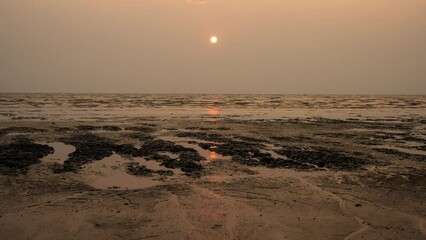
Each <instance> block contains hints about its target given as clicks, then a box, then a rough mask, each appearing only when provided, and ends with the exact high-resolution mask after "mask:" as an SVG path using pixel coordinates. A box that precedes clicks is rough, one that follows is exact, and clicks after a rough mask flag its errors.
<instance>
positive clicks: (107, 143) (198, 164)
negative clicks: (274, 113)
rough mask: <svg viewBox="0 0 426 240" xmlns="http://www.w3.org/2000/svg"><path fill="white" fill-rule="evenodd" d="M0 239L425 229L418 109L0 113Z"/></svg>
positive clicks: (350, 234)
mask: <svg viewBox="0 0 426 240" xmlns="http://www.w3.org/2000/svg"><path fill="white" fill-rule="evenodd" d="M0 126H1V128H0V137H1V138H0V149H1V152H0V185H1V191H0V197H1V199H2V201H1V202H0V236H1V239H101V238H103V239H426V223H425V218H426V202H425V200H424V199H426V157H425V153H426V152H425V146H426V135H425V133H426V127H425V124H424V121H418V120H413V121H404V122H380V121H358V120H356V121H350V120H347V121H342V120H330V119H315V120H311V121H302V120H268V121H257V120H231V119H213V120H200V119H156V118H149V119H138V120H134V121H126V122H125V123H124V122H112V121H109V122H108V121H98V122H96V123H94V122H93V121H92V122H83V121H78V122H77V121H63V122H51V121H28V122H27V121H3V122H2V123H1V125H0Z"/></svg>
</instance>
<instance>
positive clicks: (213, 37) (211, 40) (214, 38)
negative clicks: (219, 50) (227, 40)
mask: <svg viewBox="0 0 426 240" xmlns="http://www.w3.org/2000/svg"><path fill="white" fill-rule="evenodd" d="M210 42H211V43H213V44H215V43H217V37H216V36H212V37H211V38H210Z"/></svg>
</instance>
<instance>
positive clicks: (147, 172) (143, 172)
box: [127, 163, 174, 177]
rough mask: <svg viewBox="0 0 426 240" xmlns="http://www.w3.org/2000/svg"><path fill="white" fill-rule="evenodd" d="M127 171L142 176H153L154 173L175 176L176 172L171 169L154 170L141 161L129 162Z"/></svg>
mask: <svg viewBox="0 0 426 240" xmlns="http://www.w3.org/2000/svg"><path fill="white" fill-rule="evenodd" d="M127 173H129V174H131V175H135V176H142V177H153V176H154V175H160V176H173V174H174V173H173V171H171V170H152V169H149V168H147V167H146V166H143V165H140V164H139V163H129V164H128V165H127Z"/></svg>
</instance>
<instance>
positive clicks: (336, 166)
mask: <svg viewBox="0 0 426 240" xmlns="http://www.w3.org/2000/svg"><path fill="white" fill-rule="evenodd" d="M276 152H277V153H278V154H280V155H283V156H286V157H287V158H288V159H291V160H293V161H297V162H300V163H309V164H313V165H316V166H318V167H320V168H324V167H325V168H328V169H333V170H357V169H360V168H361V167H362V166H364V165H366V164H369V163H371V161H370V160H369V159H368V158H369V157H368V156H366V155H365V154H362V153H348V152H340V151H338V150H335V149H328V148H323V147H309V148H307V147H306V148H302V147H286V148H284V149H281V150H277V151H276Z"/></svg>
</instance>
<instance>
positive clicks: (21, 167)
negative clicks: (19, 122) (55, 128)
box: [0, 138, 54, 175]
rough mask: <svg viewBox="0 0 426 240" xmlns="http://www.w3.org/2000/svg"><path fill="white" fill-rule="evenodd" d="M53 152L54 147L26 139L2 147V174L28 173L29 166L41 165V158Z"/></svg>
mask: <svg viewBox="0 0 426 240" xmlns="http://www.w3.org/2000/svg"><path fill="white" fill-rule="evenodd" d="M53 152H54V149H53V148H52V147H50V146H48V145H43V144H37V143H34V142H32V141H31V140H29V139H25V138H21V139H17V140H16V141H15V142H13V143H10V144H5V145H0V174H5V175H9V174H20V173H26V172H27V170H28V167H29V166H31V165H33V164H37V163H40V159H41V158H43V157H45V156H47V155H48V154H51V153H53Z"/></svg>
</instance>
